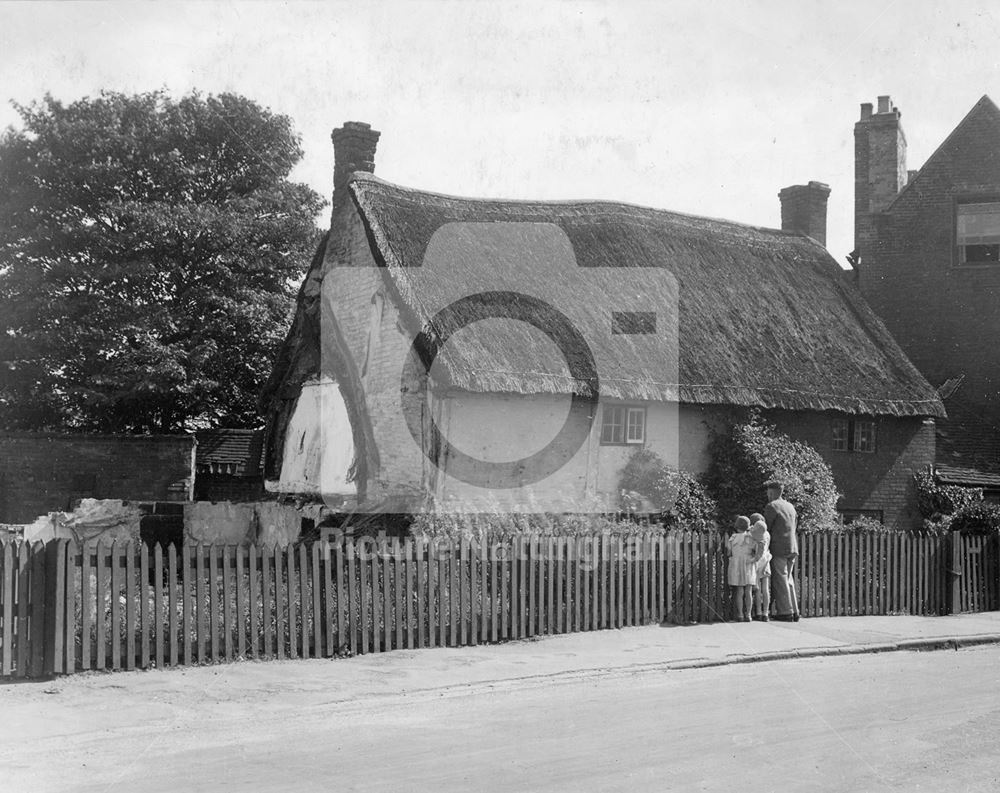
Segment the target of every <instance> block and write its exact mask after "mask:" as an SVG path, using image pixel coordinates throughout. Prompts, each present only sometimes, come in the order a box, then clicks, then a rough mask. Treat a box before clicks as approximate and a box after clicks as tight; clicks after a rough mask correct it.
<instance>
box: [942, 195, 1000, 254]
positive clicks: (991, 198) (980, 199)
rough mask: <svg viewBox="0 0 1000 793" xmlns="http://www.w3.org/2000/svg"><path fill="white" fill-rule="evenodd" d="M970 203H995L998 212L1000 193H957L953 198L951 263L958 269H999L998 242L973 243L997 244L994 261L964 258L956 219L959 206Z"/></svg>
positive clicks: (963, 247) (963, 249) (999, 252)
mask: <svg viewBox="0 0 1000 793" xmlns="http://www.w3.org/2000/svg"><path fill="white" fill-rule="evenodd" d="M970 204H996V205H997V211H998V214H1000V195H997V194H995V193H989V194H983V193H967V194H964V195H959V196H956V197H955V198H954V204H953V207H952V226H951V228H952V265H953V266H954V267H956V268H959V269H966V268H968V269H982V270H989V269H1000V242H997V243H975V244H991V245H993V244H995V245H997V246H998V256H997V259H996V260H995V261H974V262H970V261H966V258H965V248H966V247H967V246H966V245H963V244H962V242H961V240H960V238H959V232H958V219H959V215H960V210H961V207H963V206H968V205H970Z"/></svg>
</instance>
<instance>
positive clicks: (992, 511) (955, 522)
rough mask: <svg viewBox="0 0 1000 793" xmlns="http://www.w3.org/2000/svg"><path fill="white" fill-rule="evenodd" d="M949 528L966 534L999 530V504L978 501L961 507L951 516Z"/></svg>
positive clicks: (988, 532) (989, 532)
mask: <svg viewBox="0 0 1000 793" xmlns="http://www.w3.org/2000/svg"><path fill="white" fill-rule="evenodd" d="M949 528H950V529H951V530H952V531H961V532H964V533H966V534H993V533H996V532H1000V506H997V505H995V504H982V503H978V504H970V505H968V506H966V507H962V509H960V510H959V511H958V512H956V513H955V515H954V516H953V517H952V519H951V526H950V527H949Z"/></svg>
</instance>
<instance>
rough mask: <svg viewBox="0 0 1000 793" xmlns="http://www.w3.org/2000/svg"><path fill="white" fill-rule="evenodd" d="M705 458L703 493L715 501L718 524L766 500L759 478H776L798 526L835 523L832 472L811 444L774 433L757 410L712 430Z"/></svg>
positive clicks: (725, 523)
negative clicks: (706, 463)
mask: <svg viewBox="0 0 1000 793" xmlns="http://www.w3.org/2000/svg"><path fill="white" fill-rule="evenodd" d="M709 452H710V455H711V462H710V464H709V469H708V471H707V473H706V476H705V484H706V487H707V490H708V493H709V495H711V496H712V497H713V498H714V499H715V500H716V501H717V502H718V504H719V520H720V522H721V523H722V525H723V526H728V525H729V524H731V523H732V521H733V519H734V517H735V516H736V515H747V514H749V513H752V512H762V511H763V508H764V506H765V503H766V501H767V494H766V493H765V492H764V482H766V481H767V480H769V479H780V480H781V481H782V482H784V483H785V498H787V499H788V500H789V501H791V502H792V504H793V505H794V506H795V509H796V511H797V512H798V516H799V526H800V528H801V529H802V530H803V531H830V530H832V529H835V528H837V527H838V526H839V525H840V522H839V520H838V519H837V510H836V507H837V500H838V499H839V498H840V494H839V493H838V492H837V487H836V484H835V482H834V479H833V472H832V471H831V470H830V466H829V465H827V464H826V462H825V461H824V460H823V458H822V456H821V455H820V453H819V452H818V451H816V449H814V448H813V447H812V446H810V445H809V444H807V443H803V442H802V441H797V440H793V439H792V438H789V437H788V436H787V435H784V434H782V433H779V432H778V431H777V429H776V428H775V427H774V426H773V425H771V424H768V423H767V422H765V421H764V420H763V419H762V418H761V416H760V414H759V413H757V412H756V411H754V412H751V413H750V415H749V417H748V418H747V419H745V420H738V421H734V422H733V423H731V424H730V426H728V427H726V428H725V429H723V430H713V431H712V437H711V440H710V444H709Z"/></svg>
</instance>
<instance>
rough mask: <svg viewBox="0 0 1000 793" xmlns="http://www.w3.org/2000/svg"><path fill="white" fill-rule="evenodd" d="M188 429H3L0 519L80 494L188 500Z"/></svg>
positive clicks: (23, 518)
mask: <svg viewBox="0 0 1000 793" xmlns="http://www.w3.org/2000/svg"><path fill="white" fill-rule="evenodd" d="M194 457H195V440H194V436H193V435H89V434H79V435H68V434H59V433H50V432H4V433H0V523H30V522H31V521H33V520H35V518H37V517H38V516H39V515H44V514H45V513H47V512H54V511H62V510H68V509H71V508H72V505H73V502H74V501H76V500H78V499H82V498H113V499H125V500H128V501H147V502H158V501H159V502H162V501H188V500H190V499H191V495H192V488H193V486H194Z"/></svg>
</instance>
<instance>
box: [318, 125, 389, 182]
mask: <svg viewBox="0 0 1000 793" xmlns="http://www.w3.org/2000/svg"><path fill="white" fill-rule="evenodd" d="M381 134H382V133H381V132H378V131H377V130H374V129H372V127H371V124H366V123H364V122H363V121H345V122H344V126H342V127H338V128H337V129H335V130H334V131H333V132H332V133H330V139H331V140H332V141H333V160H334V166H333V194H334V196H335V200H336V196H338V195H343V191H344V187H345V186H346V185H347V182H348V180H349V179H350V178H351V174H352V173H354V172H355V171H368V173H374V172H375V147H376V146H377V145H378V139H379V135H381Z"/></svg>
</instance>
